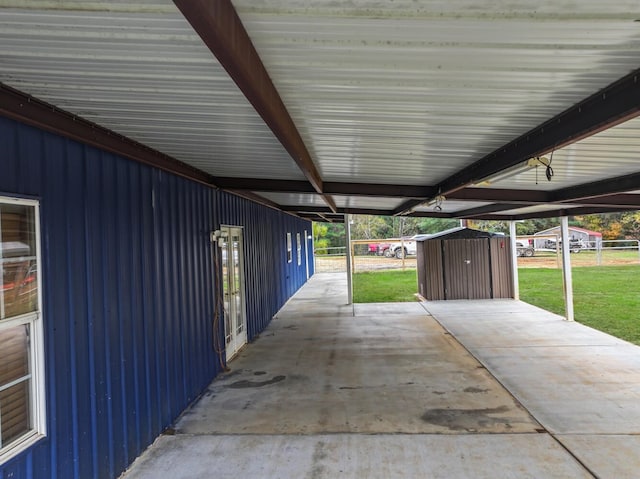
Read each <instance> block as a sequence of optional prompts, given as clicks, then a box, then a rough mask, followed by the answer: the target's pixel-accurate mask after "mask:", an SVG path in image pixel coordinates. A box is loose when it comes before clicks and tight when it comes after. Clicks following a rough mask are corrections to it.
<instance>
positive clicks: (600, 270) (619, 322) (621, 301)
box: [354, 265, 640, 344]
mask: <svg viewBox="0 0 640 479" xmlns="http://www.w3.org/2000/svg"><path fill="white" fill-rule="evenodd" d="M518 271H519V276H520V298H521V299H522V300H523V301H526V302H527V303H530V304H533V305H536V306H538V307H540V308H543V309H546V310H548V311H552V312H554V313H557V314H560V315H564V299H563V294H562V271H561V270H559V269H550V268H520V269H519V270H518ZM572 271H573V295H574V314H575V319H576V321H579V322H581V323H583V324H586V325H588V326H591V327H593V328H595V329H599V330H601V331H604V332H606V333H609V334H611V335H613V336H617V337H619V338H622V339H625V340H627V341H630V342H633V343H636V344H640V266H637V265H628V266H592V267H574V268H573V270H572ZM416 282H417V279H416V271H415V270H407V271H385V272H371V273H357V274H355V275H354V301H355V302H356V303H384V302H396V301H397V302H401V301H414V300H415V296H414V294H415V292H416Z"/></svg>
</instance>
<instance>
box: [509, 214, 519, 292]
mask: <svg viewBox="0 0 640 479" xmlns="http://www.w3.org/2000/svg"><path fill="white" fill-rule="evenodd" d="M509 242H510V243H511V276H512V277H513V299H520V280H519V279H518V253H517V252H518V248H517V246H516V222H515V221H509Z"/></svg>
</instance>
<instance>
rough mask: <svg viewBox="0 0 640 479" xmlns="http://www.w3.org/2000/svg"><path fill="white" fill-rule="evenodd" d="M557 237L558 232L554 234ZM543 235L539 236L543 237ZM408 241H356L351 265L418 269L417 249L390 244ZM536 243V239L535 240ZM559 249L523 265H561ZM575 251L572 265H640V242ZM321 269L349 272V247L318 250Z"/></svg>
mask: <svg viewBox="0 0 640 479" xmlns="http://www.w3.org/2000/svg"><path fill="white" fill-rule="evenodd" d="M553 237H554V238H556V236H555V235H553ZM530 238H534V237H533V236H531V237H529V236H522V237H518V241H525V242H526V241H528V240H529V239H530ZM539 238H540V237H536V239H539ZM405 241H406V240H403V239H401V238H387V239H379V240H354V241H352V245H351V266H352V270H353V272H354V273H359V272H365V271H383V270H393V269H396V270H397V269H400V270H403V269H416V267H417V265H416V256H415V254H414V250H413V249H409V250H408V251H407V253H408V254H407V255H406V256H404V257H403V256H402V255H399V257H398V256H396V254H395V253H394V252H393V251H390V246H393V245H395V246H396V249H397V246H398V245H399V244H400V245H402V247H403V248H404V246H405V244H404V242H405ZM531 244H532V246H533V242H532V243H531ZM556 245H557V246H556V248H555V249H551V248H534V253H533V256H530V257H529V256H520V257H518V267H520V268H561V267H562V254H561V253H562V251H561V246H560V243H559V242H556ZM574 250H575V251H576V252H574V253H573V254H571V264H572V266H611V265H624V264H640V241H638V240H605V241H598V242H595V241H594V242H583V243H582V244H581V245H580V247H579V249H576V248H574ZM315 253H316V254H315V261H316V271H317V272H320V273H322V272H325V273H326V272H346V271H347V258H346V247H345V246H341V247H334V248H318V249H316V251H315Z"/></svg>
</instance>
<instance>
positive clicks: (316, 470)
mask: <svg viewBox="0 0 640 479" xmlns="http://www.w3.org/2000/svg"><path fill="white" fill-rule="evenodd" d="M325 448H326V444H325V442H324V441H318V442H317V443H316V445H315V447H314V449H313V457H312V459H311V471H309V474H308V475H307V477H308V478H309V479H318V478H320V477H322V476H323V475H324V466H323V465H322V461H324V460H325V459H326V458H327V451H326V449H325Z"/></svg>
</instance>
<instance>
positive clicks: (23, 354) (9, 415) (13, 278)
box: [0, 196, 45, 463]
mask: <svg viewBox="0 0 640 479" xmlns="http://www.w3.org/2000/svg"><path fill="white" fill-rule="evenodd" d="M40 265H41V263H40V238H39V209H38V203H37V202H36V201H28V200H17V199H12V198H6V197H2V196H0V463H2V462H5V461H6V460H8V459H9V458H10V457H13V456H14V455H16V454H17V453H18V452H20V451H22V450H24V449H25V448H26V447H28V446H30V445H31V444H33V443H34V442H35V441H36V440H38V439H39V438H40V437H41V436H42V435H44V433H45V418H44V409H45V408H44V366H43V351H44V348H43V334H42V314H41V306H40V304H41V299H40V297H41V287H40V284H41V280H40V271H39V267H40Z"/></svg>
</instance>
